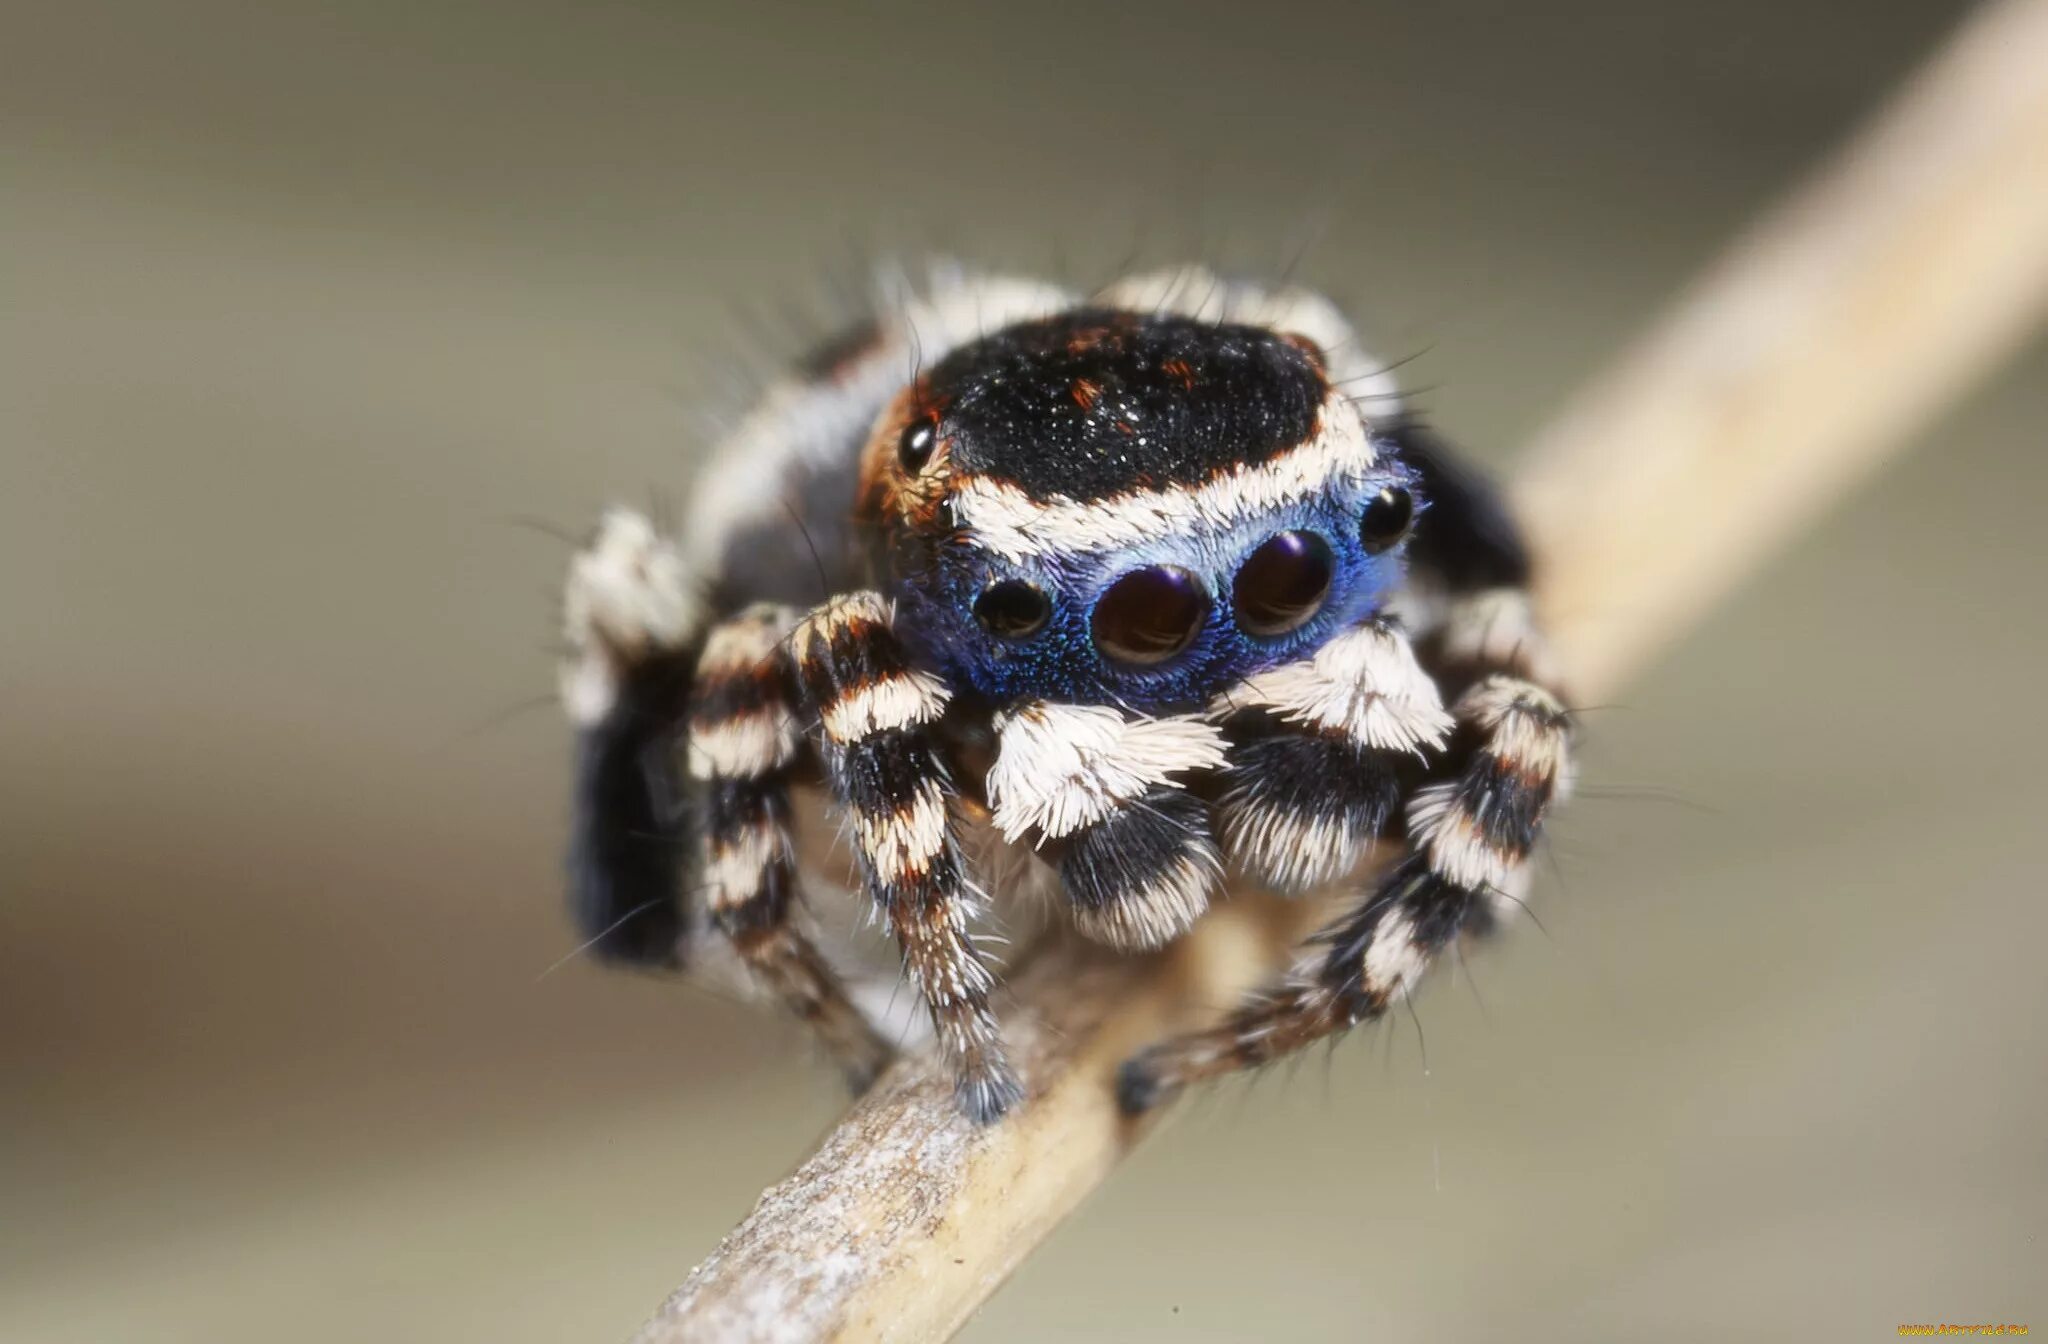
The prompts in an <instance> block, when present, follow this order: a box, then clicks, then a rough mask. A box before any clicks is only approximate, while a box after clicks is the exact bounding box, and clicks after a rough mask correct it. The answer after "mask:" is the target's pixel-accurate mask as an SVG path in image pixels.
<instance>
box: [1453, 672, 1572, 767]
mask: <svg viewBox="0 0 2048 1344" xmlns="http://www.w3.org/2000/svg"><path fill="white" fill-rule="evenodd" d="M1455 711H1456V713H1457V716H1458V718H1459V719H1461V720H1462V721H1464V722H1466V723H1470V724H1473V725H1474V726H1476V727H1477V728H1479V729H1480V730H1481V731H1483V732H1485V733H1486V734H1487V735H1488V737H1487V743H1486V749H1487V751H1489V752H1491V753H1492V754H1493V756H1494V757H1495V758H1496V759H1497V760H1499V761H1500V763H1501V764H1503V765H1505V766H1507V767H1508V768H1509V769H1511V770H1514V771H1517V772H1519V773H1521V774H1523V775H1527V776H1529V777H1530V778H1532V779H1538V780H1543V781H1546V782H1553V783H1554V782H1557V781H1559V780H1560V779H1562V777H1563V776H1564V774H1565V772H1566V765H1567V762H1568V759H1569V754H1570V750H1571V735H1570V733H1569V732H1568V731H1567V730H1566V728H1565V727H1564V715H1565V708H1564V706H1563V705H1562V704H1561V703H1559V702H1558V699H1557V697H1556V696H1554V695H1552V694H1551V693H1550V692H1548V691H1546V690H1544V689H1543V688H1542V687H1541V686H1538V685H1536V684H1535V683H1534V682H1529V681H1524V680H1522V679H1521V678H1520V677H1514V676H1507V675H1501V676H1493V677H1488V678H1487V679H1486V680H1484V681H1482V682H1480V683H1479V684H1478V685H1476V686H1474V687H1473V688H1472V689H1471V690H1469V691H1466V692H1465V693H1464V694H1463V695H1461V696H1459V697H1458V703H1457V705H1456V706H1455Z"/></svg>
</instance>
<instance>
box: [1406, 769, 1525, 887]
mask: <svg viewBox="0 0 2048 1344" xmlns="http://www.w3.org/2000/svg"><path fill="white" fill-rule="evenodd" d="M1457 792H1458V786H1457V785H1456V784H1455V783H1452V784H1431V785H1429V786H1428V787H1427V788H1421V789H1417V790H1416V791H1415V796H1414V797H1413V798H1411V799H1410V800H1409V802H1408V836H1409V838H1410V839H1411V840H1412V841H1413V842H1414V843H1415V844H1417V845H1418V846H1420V847H1421V848H1422V850H1423V852H1424V853H1425V854H1427V855H1428V857H1429V866H1430V870H1431V871H1432V872H1434V873H1436V874H1437V875H1438V876H1439V877H1444V878H1448V879H1449V880H1450V881H1452V882H1454V883H1456V884H1457V885H1458V886H1461V887H1463V888H1465V889H1466V890H1467V891H1487V890H1490V889H1492V888H1494V887H1497V886H1499V885H1500V884H1501V883H1503V882H1505V881H1507V879H1508V875H1509V874H1510V873H1511V872H1513V871H1514V869H1515V868H1516V867H1518V866H1519V865H1520V857H1519V856H1511V855H1507V854H1503V853H1501V852H1500V851H1499V850H1498V849H1496V848H1494V847H1493V846H1492V845H1491V844H1489V843H1487V839H1486V836H1485V835H1484V834H1483V833H1482V832H1481V831H1480V829H1479V823H1478V822H1477V821H1476V820H1475V819H1474V818H1473V817H1472V815H1471V813H1469V812H1467V811H1466V810H1465V809H1464V808H1463V807H1461V806H1459V804H1458V801H1457Z"/></svg>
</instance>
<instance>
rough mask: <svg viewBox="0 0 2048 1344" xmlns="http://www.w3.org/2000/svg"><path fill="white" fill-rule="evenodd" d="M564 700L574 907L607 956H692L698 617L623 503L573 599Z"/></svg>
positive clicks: (654, 961) (674, 562)
mask: <svg viewBox="0 0 2048 1344" xmlns="http://www.w3.org/2000/svg"><path fill="white" fill-rule="evenodd" d="M562 617H563V620H562V634H563V639H564V642H565V644H566V645H567V653H566V656H565V657H564V659H563V662H562V667H561V693H562V705H563V708H564V709H566V710H567V711H568V715H569V719H570V722H571V723H573V724H574V725H575V728H576V788H575V792H574V795H573V799H574V805H575V807H574V813H573V815H572V818H571V822H570V834H569V853H568V864H567V867H568V875H569V910H570V913H571V914H572V915H573V916H574V918H575V920H576V923H577V925H578V927H579V929H580V931H581V932H582V935H583V938H584V939H585V943H584V945H585V947H586V948H588V949H589V950H590V952H591V953H592V954H593V955H595V956H596V957H598V958H599V959H601V960H604V961H609V962H616V963H621V964H625V965H632V966H644V967H648V968H652V969H663V970H673V969H675V968H677V967H679V966H681V965H682V964H683V961H684V959H685V956H686V953H687V949H686V944H687V942H688V940H689V936H690V924H691V920H690V917H689V912H688V911H687V910H686V909H685V903H684V900H683V889H684V887H685V886H686V885H687V883H686V882H685V880H684V876H683V873H684V864H685V860H686V859H688V858H690V857H692V851H693V839H692V833H691V832H692V827H691V820H692V819H691V816H690V814H689V813H688V811H687V810H686V809H685V808H684V806H683V799H682V794H683V789H682V781H681V779H680V778H679V775H678V771H677V755H678V750H677V748H678V739H679V736H680V734H681V732H682V720H683V715H684V710H685V705H686V703H687V701H688V697H689V688H690V673H691V669H692V668H693V667H694V666H695V664H696V660H697V649H698V646H699V644H700V643H701V642H702V638H703V636H702V630H701V626H702V613H701V612H700V611H699V610H698V605H697V601H696V598H695V596H694V594H693V593H692V591H691V589H690V586H689V584H688V583H687V582H686V581H685V579H684V574H683V565H682V561H681V559H680V558H679V557H678V556H677V555H676V552H675V549H674V548H673V547H672V546H671V545H670V544H669V542H668V541H667V539H666V538H664V537H662V536H660V535H659V534H657V533H656V532H655V530H654V525H653V524H651V523H649V522H648V521H647V520H646V519H645V518H643V517H641V516H640V515H639V514H637V513H633V512H630V511H628V510H624V509H614V510H612V511H611V512H609V513H607V514H606V515H605V516H604V520H603V522H602V523H601V524H600V525H599V527H598V530H597V535H596V537H595V538H593V539H592V541H591V543H590V545H589V546H587V547H586V548H584V549H583V550H581V551H579V552H577V554H576V558H575V560H574V561H573V562H571V564H570V567H569V582H568V586H567V589H566V590H565V592H564V594H563V602H562Z"/></svg>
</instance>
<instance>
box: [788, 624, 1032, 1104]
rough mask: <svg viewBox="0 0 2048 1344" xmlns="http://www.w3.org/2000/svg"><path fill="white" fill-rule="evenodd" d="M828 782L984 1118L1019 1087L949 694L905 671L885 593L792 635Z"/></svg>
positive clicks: (879, 903)
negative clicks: (967, 848) (971, 929)
mask: <svg viewBox="0 0 2048 1344" xmlns="http://www.w3.org/2000/svg"><path fill="white" fill-rule="evenodd" d="M789 656H790V660H791V663H792V665H793V666H794V668H795V671H796V677H797V682H798V685H799V686H800V688H801V690H802V698H803V704H804V707H805V709H806V710H807V711H808V712H809V713H810V714H812V715H814V716H815V717H816V719H817V723H818V740H819V743H820V751H821V755H822V756H823V758H824V763H825V770H826V777H827V781H828V783H829V785H830V787H831V789H832V791H833V793H834V795H835V796H836V797H837V799H838V801H839V803H840V804H841V805H842V806H843V807H844V808H845V809H846V812H847V817H848V820H849V822H850V823H851V830H852V833H853V841H854V851H855V853H856V855H857V856H858V857H859V860H860V867H861V873H862V877H863V880H864V881H865V883H866V885H867V888H868V892H869V894H870V895H871V896H872V897H873V898H874V901H875V906H876V909H877V910H878V911H880V913H881V915H882V919H883V922H884V924H885V925H886V926H887V928H888V930H889V932H890V933H891V934H892V935H893V936H894V937H895V938H896V941H897V944H898V945H899V946H900V947H901V949H902V952H903V964H904V968H905V969H906V970H907V971H908V972H909V974H910V978H911V981H912V983H913V984H915V985H916V986H917V990H918V992H919V994H921V995H922V996H923V998H924V1002H925V1006H926V1008H927V1009H928V1010H929V1011H930V1013H931V1018H932V1026H933V1028H934V1030H935V1032H936V1035H937V1037H938V1042H939V1048H940V1050H941V1051H942V1052H943V1054H944V1056H945V1058H946V1060H947V1062H948V1063H949V1064H950V1065H951V1067H952V1070H953V1078H954V1095H955V1097H956V1098H957V1100H958V1102H959V1105H960V1108H961V1110H962V1111H964V1112H965V1113H966V1114H967V1116H968V1117H969V1118H970V1119H972V1120H973V1121H974V1122H975V1123H977V1124H988V1123H990V1122H991V1121H994V1120H996V1119H998V1118H999V1117H1001V1116H1002V1114H1003V1113H1004V1112H1005V1111H1007V1110H1009V1108H1010V1107H1011V1106H1012V1105H1014V1104H1015V1103H1016V1101H1017V1099H1018V1097H1020V1096H1021V1095H1022V1090H1021V1089H1020V1088H1019V1086H1018V1083H1017V1078H1016V1075H1015V1074H1014V1073H1013V1072H1012V1071H1011V1069H1010V1065H1009V1061H1008V1059H1007V1058H1006V1056H1005V1054H1004V1052H1003V1044H1002V1038H1001V1035H1000V1033H999V1031H998V1029H997V1026H996V1020H995V1015H994V1013H992V1012H991V1011H990V1009H989V995H990V993H991V991H992V990H993V989H994V987H995V980H994V977H993V976H992V975H991V974H990V973H989V970H988V968H987V966H986V965H985V964H984V963H983V961H982V958H981V954H980V953H979V952H978V951H977V950H976V949H975V946H974V942H973V939H972V938H971V937H970V936H969V935H968V932H967V908H966V906H967V891H966V885H965V880H964V878H963V875H962V872H961V864H960V855H959V852H958V849H957V847H956V845H955V843H954V834H953V822H952V818H951V815H950V806H951V802H952V797H953V793H952V786H951V783H950V781H949V780H948V778H947V776H946V771H945V766H944V764H943V762H942V760H941V757H940V754H939V749H938V742H937V738H936V734H935V725H936V724H937V722H938V720H939V716H940V715H941V714H942V713H943V712H944V711H945V707H946V700H947V696H946V691H945V688H944V687H942V686H941V685H940V684H939V683H938V681H937V680H936V679H934V678H933V677H931V676H929V675H927V674H925V673H923V672H919V671H917V670H916V669H915V668H913V667H912V666H911V665H910V662H909V659H908V658H907V657H906V655H905V653H904V650H903V648H902V645H901V644H900V643H899V642H898V641H897V639H896V636H895V633H894V632H893V631H892V630H891V629H890V612H889V607H888V604H887V602H886V601H884V599H883V598H882V596H881V595H880V594H878V593H873V592H864V593H856V594H852V595H850V596H847V597H842V598H836V599H834V600H833V601H831V602H828V603H826V604H825V605H823V606H822V607H819V608H818V609H817V610H816V611H814V612H812V613H811V614H810V615H809V616H807V617H805V618H804V620H803V621H802V622H801V623H800V624H799V625H798V626H797V628H796V630H795V632H794V633H793V634H792V635H791V636H790V639H789Z"/></svg>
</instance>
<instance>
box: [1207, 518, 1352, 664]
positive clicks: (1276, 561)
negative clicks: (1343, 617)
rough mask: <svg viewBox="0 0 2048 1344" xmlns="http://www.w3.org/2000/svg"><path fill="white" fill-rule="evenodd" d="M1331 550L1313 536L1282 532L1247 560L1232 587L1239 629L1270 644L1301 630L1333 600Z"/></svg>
mask: <svg viewBox="0 0 2048 1344" xmlns="http://www.w3.org/2000/svg"><path fill="white" fill-rule="evenodd" d="M1334 568H1335V567H1334V566H1333V565H1332V564H1331V561H1330V547H1329V545H1328V543H1326V542H1325V541H1324V540H1323V539H1322V538H1321V537H1319V536H1317V535H1316V534H1315V533H1313V532H1281V533H1279V534H1277V535H1276V536H1274V537H1272V538H1270V539H1269V540H1267V541H1266V543H1265V544H1264V545H1262V546H1260V547H1259V549H1257V550H1256V551H1253V552H1252V553H1251V555H1249V556H1248V557H1246V559H1245V562H1244V564H1243V566H1241V567H1240V568H1239V569H1238V571H1237V580H1236V582H1234V583H1233V584H1232V585H1231V588H1230V598H1231V604H1232V605H1233V606H1234V607H1236V609H1237V624H1238V628H1240V629H1241V630H1243V631H1244V632H1245V633H1246V634H1248V635H1256V636H1259V637H1260V638H1266V639H1270V638H1272V637H1273V636H1275V635H1284V634H1286V633H1287V632H1288V631H1290V630H1298V629H1300V628H1301V627H1302V626H1304V625H1306V624H1308V621H1309V618H1310V617H1312V616H1314V615H1315V614H1316V613H1317V612H1318V611H1320V610H1322V607H1323V599H1324V598H1326V597H1328V596H1329V595H1330V575H1331V572H1332V570H1333V569H1334Z"/></svg>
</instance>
